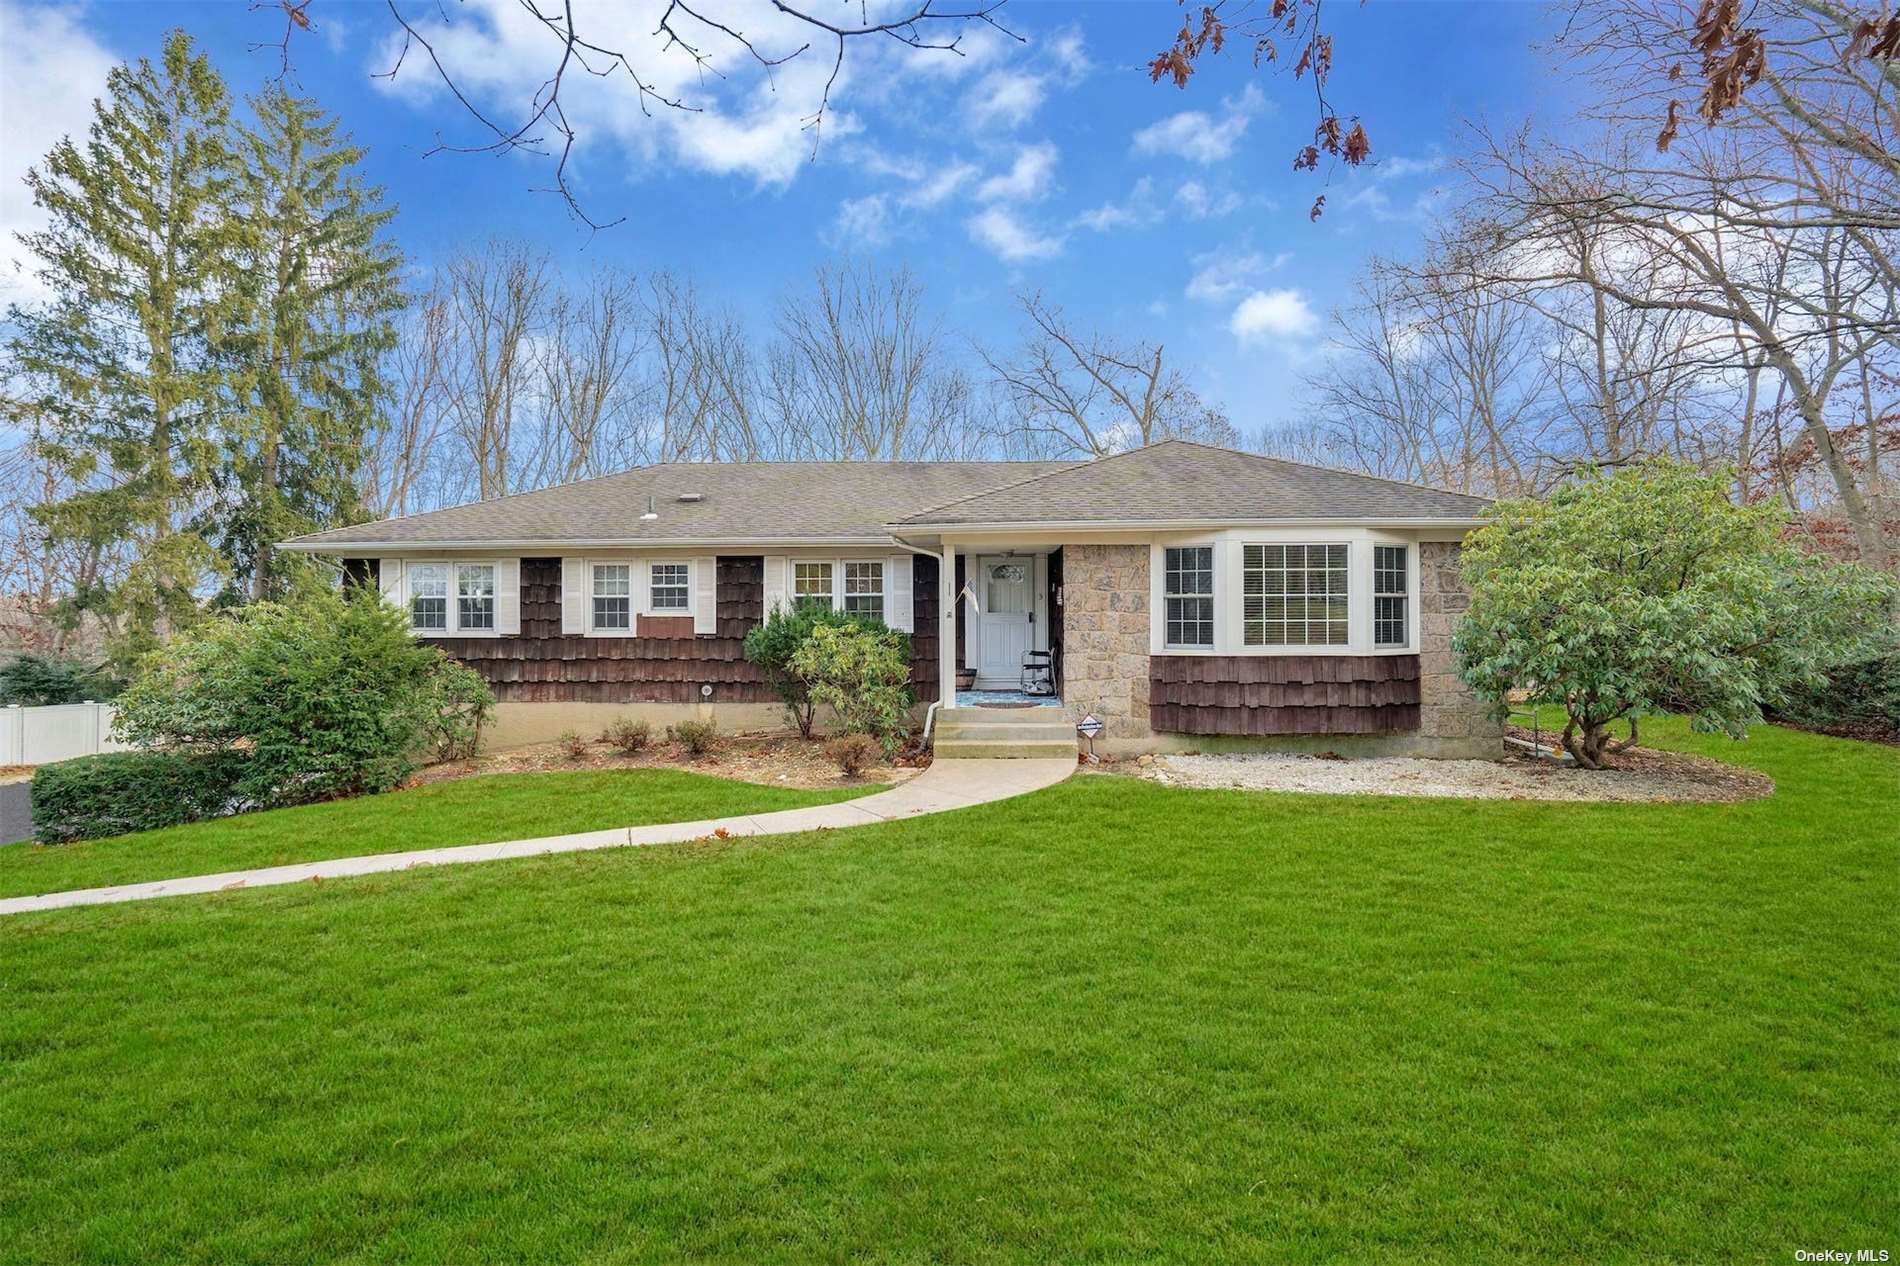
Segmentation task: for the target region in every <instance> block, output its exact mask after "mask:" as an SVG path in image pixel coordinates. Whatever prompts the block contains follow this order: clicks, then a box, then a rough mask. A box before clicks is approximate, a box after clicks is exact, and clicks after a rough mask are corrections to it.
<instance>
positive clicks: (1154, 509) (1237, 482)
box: [899, 440, 1490, 526]
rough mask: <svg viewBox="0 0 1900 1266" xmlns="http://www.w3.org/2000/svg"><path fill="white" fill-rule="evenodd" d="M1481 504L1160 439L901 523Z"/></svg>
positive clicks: (1475, 510) (1357, 514)
mask: <svg viewBox="0 0 1900 1266" xmlns="http://www.w3.org/2000/svg"><path fill="white" fill-rule="evenodd" d="M1489 504H1490V502H1489V501H1487V500H1486V499H1485V498H1483V497H1471V496H1466V495H1465V494H1463V493H1458V492H1446V491H1443V490H1442V489H1438V488H1426V487H1423V486H1422V485H1419V484H1408V483H1400V482H1398V481H1397V480H1392V479H1379V478H1376V477H1375V476H1372V475H1358V474H1353V473H1352V472H1350V471H1344V470H1331V469H1328V468H1327V467H1324V466H1308V465H1304V464H1302V463H1300V462H1289V461H1282V460H1280V459H1279V458H1276V457H1262V456H1260V455H1259V454H1258V453H1240V452H1236V451H1234V450H1233V449H1229V448H1213V447H1211V446H1209V445H1206V444H1195V443H1192V442H1191V441H1188V440H1164V441H1162V442H1161V443H1159V444H1154V445H1150V446H1149V447H1147V448H1137V449H1131V450H1129V451H1128V452H1126V453H1117V454H1115V455H1113V456H1111V457H1104V458H1100V459H1099V460H1096V461H1092V462H1086V463H1083V464H1080V465H1073V466H1065V467H1063V468H1061V469H1059V470H1055V471H1044V472H1039V473H1038V474H1035V475H1031V476H1028V477H1026V478H1024V479H1022V480H1020V481H1018V482H1016V483H1013V484H1010V485H1008V486H1005V487H1002V488H997V489H993V490H987V491H984V492H980V493H976V494H973V495H971V496H969V497H966V498H964V499H962V500H960V501H952V502H948V503H945V504H942V505H938V506H935V507H931V508H927V509H926V508H919V509H917V510H913V511H911V512H910V513H909V514H908V515H907V516H905V517H904V518H903V519H901V520H899V522H900V523H908V524H921V523H928V524H943V525H945V526H952V525H959V524H977V523H999V524H1000V523H1155V522H1181V521H1194V520H1224V521H1230V522H1249V521H1255V520H1271V519H1363V520H1367V521H1372V522H1377V521H1393V520H1409V519H1453V520H1462V519H1473V518H1476V517H1477V516H1478V515H1479V514H1480V513H1482V512H1483V510H1484V508H1485V507H1486V506H1488V505H1489Z"/></svg>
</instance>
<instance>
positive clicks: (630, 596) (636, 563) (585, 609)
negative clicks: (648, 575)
mask: <svg viewBox="0 0 1900 1266" xmlns="http://www.w3.org/2000/svg"><path fill="white" fill-rule="evenodd" d="M640 566H641V564H640V560H639V559H637V558H590V559H588V560H587V561H586V562H584V563H582V564H581V569H582V570H581V577H582V579H584V580H586V582H587V594H586V596H585V598H583V599H582V602H583V604H584V605H583V606H582V608H581V613H582V616H583V617H584V618H585V619H586V621H587V634H588V636H589V637H633V636H635V635H636V633H637V632H638V630H639V628H640V588H639V574H640ZM597 567H625V568H626V569H627V592H626V594H625V597H626V599H627V626H626V627H625V628H615V627H613V626H612V625H602V624H600V623H598V622H597V619H596V616H595V608H594V600H595V599H596V598H603V597H606V598H618V597H621V596H622V595H620V594H602V593H600V592H599V591H598V590H597V589H595V587H594V586H595V584H596V583H597V577H596V576H595V575H594V569H595V568H597Z"/></svg>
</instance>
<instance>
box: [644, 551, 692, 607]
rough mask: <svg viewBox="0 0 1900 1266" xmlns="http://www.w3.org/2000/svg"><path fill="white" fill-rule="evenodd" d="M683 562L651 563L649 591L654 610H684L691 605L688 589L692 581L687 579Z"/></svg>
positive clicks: (686, 571) (685, 566)
mask: <svg viewBox="0 0 1900 1266" xmlns="http://www.w3.org/2000/svg"><path fill="white" fill-rule="evenodd" d="M688 575H689V573H688V570H687V565H686V564H685V563H655V564H653V577H652V580H653V586H652V589H651V591H650V593H651V602H652V605H653V609H654V610H655V611H686V610H690V609H691V607H692V598H691V597H690V596H689V591H690V589H691V587H692V582H691V580H690V579H688Z"/></svg>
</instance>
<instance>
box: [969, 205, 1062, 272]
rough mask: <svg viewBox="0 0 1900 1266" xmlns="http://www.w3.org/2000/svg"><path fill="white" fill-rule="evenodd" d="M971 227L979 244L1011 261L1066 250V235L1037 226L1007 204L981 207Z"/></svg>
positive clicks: (973, 217)
mask: <svg viewBox="0 0 1900 1266" xmlns="http://www.w3.org/2000/svg"><path fill="white" fill-rule="evenodd" d="M968 227H969V230H970V236H971V238H973V239H974V240H975V241H976V242H977V243H978V244H980V245H982V246H985V247H988V248H989V249H990V250H991V251H993V252H995V253H996V254H997V255H998V256H999V257H1001V258H1003V259H1005V260H1008V261H1010V262H1011V263H1017V262H1020V261H1022V260H1026V259H1051V258H1054V257H1055V256H1057V255H1060V254H1061V253H1062V246H1063V240H1062V238H1060V237H1057V236H1051V235H1049V234H1047V233H1044V232H1042V231H1041V230H1039V229H1037V228H1035V227H1033V226H1032V225H1030V224H1028V223H1026V222H1025V221H1024V220H1023V219H1022V218H1021V217H1020V216H1018V215H1017V214H1016V213H1015V212H1014V211H1011V210H1010V209H1009V208H1007V207H989V208H986V209H985V210H983V211H979V212H978V213H977V214H975V215H973V216H971V217H970V219H969V221H968Z"/></svg>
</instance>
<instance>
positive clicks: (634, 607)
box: [581, 554, 699, 637]
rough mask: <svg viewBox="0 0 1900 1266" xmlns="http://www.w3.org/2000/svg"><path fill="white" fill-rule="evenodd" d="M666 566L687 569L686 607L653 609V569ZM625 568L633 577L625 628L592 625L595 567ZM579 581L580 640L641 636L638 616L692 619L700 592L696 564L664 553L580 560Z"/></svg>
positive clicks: (690, 560)
mask: <svg viewBox="0 0 1900 1266" xmlns="http://www.w3.org/2000/svg"><path fill="white" fill-rule="evenodd" d="M661 563H668V564H671V565H673V566H676V567H684V568H685V569H686V605H685V606H684V607H682V608H668V609H667V610H665V611H655V610H654V609H653V568H654V567H655V566H656V565H658V564H661ZM621 566H624V567H627V568H629V569H630V570H629V572H628V575H629V576H631V577H632V584H631V587H632V589H633V592H632V593H631V594H629V595H628V602H627V608H628V612H629V614H628V617H627V623H628V627H627V628H624V629H603V628H600V627H598V626H597V625H595V623H594V568H595V567H621ZM581 579H582V580H583V581H584V582H585V583H586V586H587V588H586V592H585V595H584V597H583V599H582V602H581V620H582V622H583V624H584V626H585V632H583V633H582V634H581V636H582V637H638V636H640V617H641V616H647V617H649V618H653V617H660V618H664V619H675V618H683V619H691V618H692V617H693V611H694V607H693V604H694V602H695V601H696V597H697V595H698V593H699V584H698V582H699V563H698V562H697V561H696V560H695V559H694V558H691V557H687V558H673V557H670V556H667V555H664V554H622V555H620V556H619V557H617V558H615V557H608V558H600V557H589V558H583V559H582V560H581Z"/></svg>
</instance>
